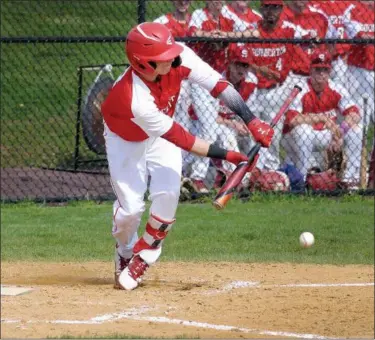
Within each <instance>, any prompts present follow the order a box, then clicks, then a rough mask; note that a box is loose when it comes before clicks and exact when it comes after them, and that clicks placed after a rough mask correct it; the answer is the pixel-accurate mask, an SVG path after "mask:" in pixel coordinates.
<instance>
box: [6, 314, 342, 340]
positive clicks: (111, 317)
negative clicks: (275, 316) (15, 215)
mask: <svg viewBox="0 0 375 340" xmlns="http://www.w3.org/2000/svg"><path fill="white" fill-rule="evenodd" d="M151 310H152V309H151V308H148V307H141V308H139V309H135V308H133V309H130V310H128V311H123V312H120V313H112V314H104V315H99V316H96V317H94V318H91V319H89V320H30V321H27V322H26V323H27V324H31V323H50V324H65V325H98V324H103V323H106V322H114V321H117V320H121V319H127V320H134V321H148V322H156V323H165V324H174V325H182V326H188V327H196V328H205V329H214V330H218V331H234V332H241V333H246V334H249V333H251V334H256V335H270V336H279V337H280V336H283V337H292V338H303V339H317V340H323V339H327V340H336V339H340V338H333V337H326V336H323V335H317V334H309V333H306V334H304V333H294V332H283V331H269V330H258V329H251V328H244V327H236V326H230V325H217V324H210V323H206V322H198V321H191V320H189V321H188V320H182V319H174V318H167V317H164V316H161V317H160V316H142V315H141V314H144V313H146V312H148V311H151ZM20 322H21V320H17V319H1V323H20Z"/></svg>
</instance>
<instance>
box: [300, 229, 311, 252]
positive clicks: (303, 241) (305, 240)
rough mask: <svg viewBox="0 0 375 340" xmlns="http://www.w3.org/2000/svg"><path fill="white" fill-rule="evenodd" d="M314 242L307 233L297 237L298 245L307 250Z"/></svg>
mask: <svg viewBox="0 0 375 340" xmlns="http://www.w3.org/2000/svg"><path fill="white" fill-rule="evenodd" d="M314 242H315V238H314V235H313V234H311V233H310V232H308V231H305V232H304V233H302V234H301V235H300V237H299V244H300V245H301V247H304V248H309V247H311V246H312V245H313V244H314Z"/></svg>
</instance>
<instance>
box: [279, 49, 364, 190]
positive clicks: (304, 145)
mask: <svg viewBox="0 0 375 340" xmlns="http://www.w3.org/2000/svg"><path fill="white" fill-rule="evenodd" d="M331 69H332V58H331V54H330V53H329V52H328V51H326V50H316V51H315V52H314V54H313V55H312V61H311V71H310V74H311V75H310V79H309V80H308V81H306V82H305V83H302V92H301V93H300V94H299V95H298V96H297V98H296V100H295V101H294V102H293V103H292V105H291V106H290V108H289V110H288V111H287V113H286V119H285V124H284V129H283V133H284V138H283V140H282V144H283V147H284V148H285V150H286V152H287V159H288V162H289V163H291V164H293V165H295V166H296V168H297V169H298V170H299V171H300V172H301V173H302V175H303V176H304V177H305V178H306V176H307V173H308V170H309V169H310V168H311V167H312V166H315V165H316V164H311V160H312V154H313V152H314V151H325V150H327V149H330V150H331V151H333V152H339V151H340V150H341V149H342V148H343V151H344V154H345V156H346V159H347V165H346V169H343V170H344V173H343V178H342V186H343V187H344V188H347V189H356V188H358V185H359V175H360V162H361V145H362V144H361V143H362V129H361V127H360V121H361V116H360V111H359V108H358V106H357V105H356V104H355V103H354V102H353V100H352V99H351V97H350V96H349V94H348V92H347V91H346V89H345V88H344V87H342V86H341V85H340V84H336V83H335V82H334V81H332V80H331V79H330V72H331ZM338 113H339V115H341V116H342V117H343V120H342V122H341V124H338V121H337V120H338ZM318 165H319V166H320V167H321V168H322V167H323V165H322V164H318Z"/></svg>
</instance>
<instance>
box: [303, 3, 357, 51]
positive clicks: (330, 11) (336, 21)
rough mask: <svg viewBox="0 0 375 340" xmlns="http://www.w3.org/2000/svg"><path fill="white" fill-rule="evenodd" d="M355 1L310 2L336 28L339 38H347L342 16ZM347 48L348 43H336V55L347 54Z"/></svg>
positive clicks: (348, 46)
mask: <svg viewBox="0 0 375 340" xmlns="http://www.w3.org/2000/svg"><path fill="white" fill-rule="evenodd" d="M355 2H356V1H350V0H338V1H337V0H315V1H310V4H311V5H312V6H313V7H315V8H316V9H318V10H320V11H321V12H322V13H323V14H324V15H325V16H326V17H327V18H328V20H329V21H330V23H331V24H332V25H333V26H334V27H335V28H336V30H337V32H338V37H339V38H340V39H347V38H348V35H347V34H346V32H345V26H344V18H345V16H346V14H347V12H348V11H349V10H350V9H351V8H352V7H353V6H354V3H355ZM349 50H350V45H349V44H337V45H336V57H337V56H341V55H345V54H347V53H348V51H349Z"/></svg>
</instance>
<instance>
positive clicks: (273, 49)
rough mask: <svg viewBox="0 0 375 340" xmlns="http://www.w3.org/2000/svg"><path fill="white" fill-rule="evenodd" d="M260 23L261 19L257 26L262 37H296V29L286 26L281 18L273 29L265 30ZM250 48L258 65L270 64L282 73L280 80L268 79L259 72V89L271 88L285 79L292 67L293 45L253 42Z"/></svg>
mask: <svg viewBox="0 0 375 340" xmlns="http://www.w3.org/2000/svg"><path fill="white" fill-rule="evenodd" d="M260 23H261V21H259V22H258V23H257V28H258V30H259V33H260V37H261V38H266V39H280V38H287V39H293V38H294V30H293V29H292V28H290V27H286V26H284V25H283V22H282V21H281V20H279V22H278V24H277V26H276V27H275V29H274V30H273V31H265V30H264V29H263V28H262V26H261V24H260ZM248 48H249V52H250V56H251V58H252V63H253V64H255V65H257V66H268V67H269V68H270V69H272V70H273V71H277V72H279V73H280V74H281V79H280V81H278V80H275V79H267V78H266V77H264V76H262V75H261V74H257V77H258V88H259V89H264V88H270V87H272V86H273V85H276V84H277V83H282V82H284V81H285V79H286V77H287V76H288V74H289V71H290V69H291V58H292V52H293V51H294V48H293V45H291V44H281V43H252V44H250V45H249V47H248Z"/></svg>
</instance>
